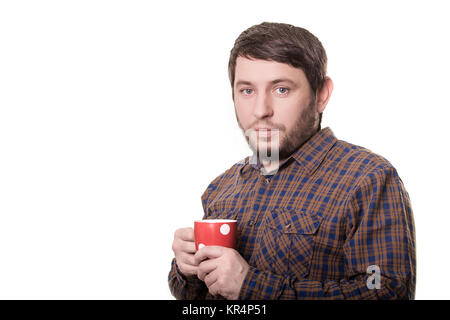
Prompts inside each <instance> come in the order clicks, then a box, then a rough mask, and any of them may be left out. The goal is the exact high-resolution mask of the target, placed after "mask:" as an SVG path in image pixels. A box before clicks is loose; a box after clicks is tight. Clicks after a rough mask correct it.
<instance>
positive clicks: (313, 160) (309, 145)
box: [239, 127, 337, 176]
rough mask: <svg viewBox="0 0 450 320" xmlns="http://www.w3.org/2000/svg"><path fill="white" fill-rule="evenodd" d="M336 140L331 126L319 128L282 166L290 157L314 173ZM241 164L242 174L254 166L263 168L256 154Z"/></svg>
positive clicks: (240, 171)
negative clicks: (256, 159)
mask: <svg viewBox="0 0 450 320" xmlns="http://www.w3.org/2000/svg"><path fill="white" fill-rule="evenodd" d="M336 141H337V138H336V136H335V135H334V133H333V131H332V130H331V128H330V127H326V128H324V129H322V130H319V131H318V132H317V133H316V134H314V135H313V136H312V137H311V138H309V140H307V141H306V142H305V143H304V144H303V145H302V146H300V147H299V148H298V149H297V150H296V151H295V152H294V153H293V154H291V155H290V156H289V158H287V159H286V160H284V161H281V163H280V166H281V165H282V164H283V163H284V162H287V161H288V160H289V159H291V158H293V159H295V161H296V162H297V163H298V164H299V165H301V166H302V167H303V168H304V169H305V170H306V171H307V172H309V173H310V174H312V173H314V171H316V169H317V167H318V166H319V165H320V164H321V163H322V161H323V159H324V158H325V156H326V154H327V153H328V151H329V150H330V149H331V148H332V147H333V145H334V144H335V143H336ZM255 162H256V165H255ZM240 164H241V165H242V167H241V169H240V170H239V173H240V175H241V176H242V175H244V174H245V173H246V172H248V171H249V170H250V169H251V168H252V167H253V168H254V169H257V170H260V169H261V164H260V162H259V161H255V154H253V155H252V156H249V157H246V158H245V159H244V160H243V161H241V162H240Z"/></svg>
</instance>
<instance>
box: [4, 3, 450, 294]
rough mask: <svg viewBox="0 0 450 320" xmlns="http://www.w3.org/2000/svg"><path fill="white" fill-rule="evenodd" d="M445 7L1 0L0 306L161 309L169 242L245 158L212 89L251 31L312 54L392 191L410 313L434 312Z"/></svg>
mask: <svg viewBox="0 0 450 320" xmlns="http://www.w3.org/2000/svg"><path fill="white" fill-rule="evenodd" d="M446 3H447V1H421V2H418V1H298V0H297V1H261V0H259V1H245V2H243V1H226V2H225V1H223V2H222V3H220V4H217V3H216V2H215V1H179V2H173V1H80V0H77V1H1V2H0V298H3V299H172V296H171V294H170V292H169V289H168V285H167V274H168V272H169V268H170V261H171V259H172V251H171V243H172V239H173V232H174V231H175V229H176V228H179V227H184V226H191V225H192V221H193V220H194V219H199V218H201V217H202V215H203V212H202V207H201V201H200V196H201V194H202V192H203V191H204V189H205V188H206V187H207V185H208V184H209V183H210V181H212V179H214V178H215V177H216V176H218V175H219V174H221V173H222V172H223V171H225V170H226V169H227V168H229V167H230V166H231V165H233V163H235V162H237V161H239V160H241V159H242V158H244V157H245V156H247V155H249V154H250V151H249V149H248V147H247V146H246V144H245V141H244V138H243V136H242V134H241V132H240V130H239V128H238V126H237V124H236V120H235V116H234V111H233V104H232V100H231V89H230V85H229V82H228V78H227V63H228V56H229V52H230V50H231V48H232V46H233V43H234V40H235V39H236V37H237V36H238V35H239V34H240V32H242V31H243V30H245V29H246V28H248V27H250V26H252V25H254V24H258V23H261V22H263V21H272V22H286V23H290V24H294V25H297V26H302V27H305V28H307V29H308V30H310V31H311V32H312V33H314V34H315V35H316V36H317V37H318V38H319V39H320V40H321V41H322V43H323V45H324V47H325V49H326V50H327V54H328V58H329V75H330V76H331V77H332V79H333V80H334V83H335V91H334V93H333V95H332V98H331V101H330V103H329V105H328V107H327V110H326V111H325V114H324V118H323V127H325V126H330V127H331V128H332V129H333V131H334V133H335V134H336V136H337V137H338V138H340V139H342V140H346V141H349V142H351V143H354V144H358V145H362V146H364V147H367V148H369V149H371V150H372V151H374V152H376V153H379V154H381V155H383V156H384V157H386V158H387V159H389V160H390V161H391V163H392V164H393V165H394V166H395V167H396V168H397V170H398V172H399V174H400V176H401V177H402V179H403V181H404V184H405V186H406V188H407V190H408V191H409V194H410V197H411V200H412V204H413V209H414V215H415V223H416V232H417V290H416V298H418V299H450V294H449V293H448V287H449V286H450V277H448V275H447V274H448V265H449V263H450V255H449V254H448V251H447V248H448V245H449V240H448V239H449V234H450V232H448V230H449V225H450V212H449V206H448V194H447V193H448V191H449V190H448V187H447V183H448V181H449V180H450V175H449V173H448V159H447V157H446V154H447V149H448V144H449V143H448V138H449V133H448V129H446V125H447V123H448V116H449V111H448V110H449V107H450V103H449V98H448V92H449V90H448V87H449V81H448V74H449V70H450V65H449V57H450V45H449V41H448V30H450V22H449V20H448V12H449V10H448V8H446Z"/></svg>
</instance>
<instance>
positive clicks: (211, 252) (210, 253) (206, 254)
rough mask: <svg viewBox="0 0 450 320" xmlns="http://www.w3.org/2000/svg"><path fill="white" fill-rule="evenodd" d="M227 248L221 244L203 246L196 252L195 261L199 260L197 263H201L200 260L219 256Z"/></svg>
mask: <svg viewBox="0 0 450 320" xmlns="http://www.w3.org/2000/svg"><path fill="white" fill-rule="evenodd" d="M225 249H227V248H224V247H220V246H206V247H203V248H201V249H199V250H198V251H197V252H196V253H195V261H196V262H197V264H200V262H202V261H203V260H205V259H214V258H219V257H220V256H222V254H223V252H224V251H225Z"/></svg>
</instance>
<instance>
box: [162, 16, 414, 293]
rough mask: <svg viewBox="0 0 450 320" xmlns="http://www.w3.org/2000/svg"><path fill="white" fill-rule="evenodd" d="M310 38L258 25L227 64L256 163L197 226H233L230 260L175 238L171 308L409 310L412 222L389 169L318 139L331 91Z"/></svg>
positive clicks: (216, 187)
mask: <svg viewBox="0 0 450 320" xmlns="http://www.w3.org/2000/svg"><path fill="white" fill-rule="evenodd" d="M326 66H327V56H326V53H325V50H324V48H323V46H322V44H321V42H320V41H319V40H318V39H317V38H316V37H315V36H314V35H313V34H311V33H310V32H309V31H307V30H305V29H303V28H300V27H295V26H292V25H288V24H283V23H267V22H264V23H261V24H259V25H255V26H252V27H250V28H249V29H247V30H245V31H244V32H242V33H241V35H240V36H239V37H238V38H237V40H236V42H235V44H234V47H233V49H232V50H231V53H230V60H229V65H228V71H229V78H230V82H231V87H232V97H233V102H234V107H235V113H236V118H237V122H238V125H239V127H240V128H241V129H242V132H243V133H244V137H245V138H246V140H247V142H248V144H249V146H250V148H251V150H252V151H253V154H252V156H249V157H246V158H245V159H244V160H243V161H239V162H237V163H236V164H234V165H233V166H232V167H231V168H229V169H228V170H226V171H225V172H224V173H222V174H221V175H219V176H218V177H217V178H216V179H214V180H213V181H212V182H211V183H210V184H209V186H208V188H207V189H206V191H205V192H204V193H203V195H202V197H201V200H202V204H203V209H204V215H203V218H204V219H235V220H237V229H238V235H237V243H236V247H235V249H232V248H225V247H221V246H206V247H203V248H201V249H199V250H196V249H195V244H194V231H193V229H192V228H181V229H178V230H176V232H175V236H174V241H173V244H172V249H173V251H174V254H175V258H174V259H173V261H172V266H171V270H170V273H169V287H170V289H171V292H172V294H173V295H174V296H175V297H176V298H177V299H413V298H414V294H415V280H416V276H415V274H416V261H415V257H416V255H415V229H414V220H413V213H412V209H411V204H410V200H409V196H408V193H407V191H406V190H405V188H404V185H403V183H402V181H401V179H400V177H399V176H398V174H397V171H396V169H395V168H394V167H393V166H392V165H391V164H390V163H389V162H388V161H387V160H386V159H385V158H383V157H381V156H379V155H377V154H375V153H373V152H371V151H369V150H367V149H366V148H363V147H360V146H356V145H353V144H350V143H348V142H345V141H342V140H338V139H337V138H336V137H335V135H334V134H333V132H332V130H331V129H330V128H329V127H327V128H324V129H321V119H322V113H323V112H324V110H325V107H326V106H327V103H328V101H329V99H330V96H331V93H332V91H333V82H332V80H331V79H330V78H329V77H328V76H327V74H326Z"/></svg>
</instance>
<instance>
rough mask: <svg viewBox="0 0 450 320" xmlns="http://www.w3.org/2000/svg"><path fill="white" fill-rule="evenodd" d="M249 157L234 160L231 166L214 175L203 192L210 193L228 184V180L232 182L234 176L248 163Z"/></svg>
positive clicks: (234, 178)
mask: <svg viewBox="0 0 450 320" xmlns="http://www.w3.org/2000/svg"><path fill="white" fill-rule="evenodd" d="M249 158H250V157H245V158H244V159H242V160H240V161H238V162H236V163H235V164H233V165H232V166H230V167H229V168H228V169H226V170H225V171H224V172H222V173H221V174H219V175H218V176H216V177H215V178H214V179H213V180H212V181H211V182H210V183H209V185H208V187H207V189H206V191H205V193H211V192H214V191H216V190H217V189H219V188H221V187H222V186H224V185H229V183H230V182H234V181H235V180H236V178H237V177H238V176H239V174H240V170H241V169H242V168H243V167H244V166H246V165H248V161H249Z"/></svg>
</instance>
